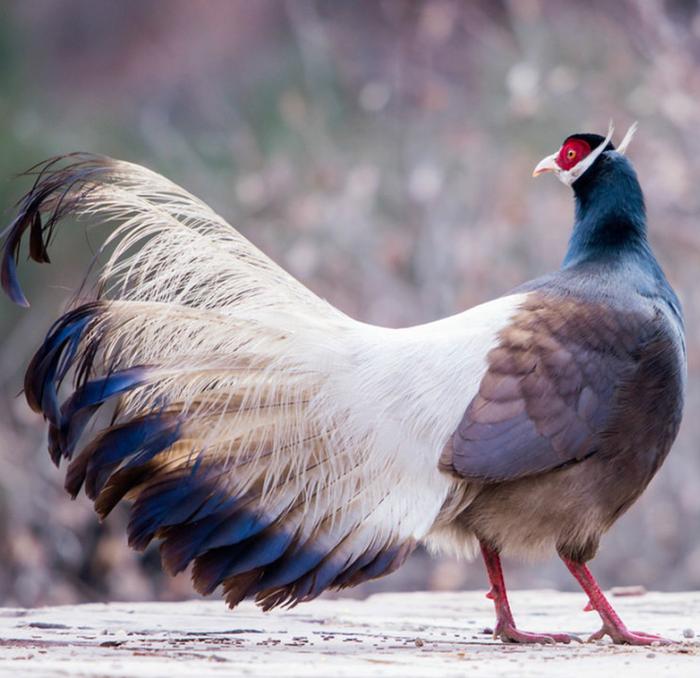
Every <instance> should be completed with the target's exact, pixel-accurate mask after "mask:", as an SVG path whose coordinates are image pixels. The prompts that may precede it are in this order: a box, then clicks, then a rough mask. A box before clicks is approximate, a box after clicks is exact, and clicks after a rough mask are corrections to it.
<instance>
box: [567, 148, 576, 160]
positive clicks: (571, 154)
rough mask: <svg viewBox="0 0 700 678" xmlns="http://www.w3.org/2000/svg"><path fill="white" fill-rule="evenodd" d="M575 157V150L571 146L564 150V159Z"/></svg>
mask: <svg viewBox="0 0 700 678" xmlns="http://www.w3.org/2000/svg"><path fill="white" fill-rule="evenodd" d="M575 157H576V151H575V150H574V149H573V148H570V149H569V150H568V151H567V152H566V159H567V160H573V159H574V158H575Z"/></svg>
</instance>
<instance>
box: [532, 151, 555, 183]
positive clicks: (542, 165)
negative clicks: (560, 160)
mask: <svg viewBox="0 0 700 678" xmlns="http://www.w3.org/2000/svg"><path fill="white" fill-rule="evenodd" d="M560 171H561V167H559V165H557V153H552V155H548V156H547V157H546V158H542V160H540V161H539V163H537V167H535V169H534V171H533V172H532V176H533V177H538V176H540V174H545V173H547V172H557V173H559V172H560Z"/></svg>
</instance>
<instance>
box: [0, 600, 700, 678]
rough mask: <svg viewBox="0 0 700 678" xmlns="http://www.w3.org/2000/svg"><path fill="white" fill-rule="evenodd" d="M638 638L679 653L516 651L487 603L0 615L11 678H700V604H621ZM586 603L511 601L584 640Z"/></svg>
mask: <svg viewBox="0 0 700 678" xmlns="http://www.w3.org/2000/svg"><path fill="white" fill-rule="evenodd" d="M613 600H614V602H615V604H616V606H617V608H618V610H619V612H620V614H621V616H622V617H623V618H624V619H625V620H626V621H627V623H628V626H629V627H630V628H633V629H637V630H644V631H649V632H657V633H661V634H662V635H665V636H667V637H669V638H672V639H674V640H676V641H678V642H677V644H674V645H672V646H670V647H652V648H647V647H641V648H639V647H617V646H613V645H611V644H609V643H608V642H607V641H605V642H603V641H599V642H598V643H595V644H585V645H578V644H573V645H559V646H526V647H524V646H517V645H503V644H501V643H500V642H497V641H494V640H492V638H491V637H490V635H488V633H484V629H485V628H486V627H489V626H491V625H492V624H493V612H492V607H491V603H490V602H489V601H488V600H486V599H485V598H484V595H483V593H477V592H470V593H408V594H406V593H402V594H382V595H376V596H373V597H371V598H369V599H367V600H365V601H357V600H348V599H340V600H320V601H315V602H313V603H309V604H306V605H301V606H299V607H297V608H295V609H293V610H290V611H277V612H272V613H268V614H263V613H262V612H260V611H259V610H258V609H257V608H255V607H254V606H253V605H252V604H251V603H244V604H243V605H241V606H240V607H239V608H238V609H237V610H235V611H234V612H231V611H229V610H228V609H226V607H225V606H224V604H223V603H222V602H220V601H206V602H204V601H191V602H186V603H138V604H131V603H112V604H109V605H102V604H95V605H78V606H70V607H69V606H66V607H52V608H43V609H34V610H25V609H11V608H3V609H0V634H1V635H0V675H2V676H5V675H10V674H15V675H17V676H52V675H64V676H111V677H115V676H138V677H141V676H168V677H170V676H172V677H174V678H175V677H180V676H186V677H187V678H199V677H200V676H201V677H207V676H239V675H240V676H279V677H280V678H282V677H283V676H284V677H285V678H286V677H287V676H324V677H325V676H331V677H333V678H336V677H341V676H401V677H407V676H435V677H440V678H445V677H448V676H465V675H469V676H480V677H484V676H504V675H512V676H518V677H520V676H536V677H537V678H543V677H545V676H556V675H562V676H564V675H565V676H576V677H577V678H578V677H580V676H596V677H597V678H603V677H604V676H611V675H613V676H614V675H617V676H619V677H620V678H623V677H626V676H634V677H635V678H637V677H639V678H644V677H645V676H653V677H654V678H657V677H658V676H674V677H677V676H694V677H697V676H700V641H699V640H698V639H697V638H684V636H683V631H684V630H685V631H686V635H688V636H689V635H690V631H689V629H693V630H694V632H695V633H697V634H699V635H700V593H664V594H661V593H648V594H645V595H642V596H635V597H624V598H614V599H613ZM584 602H585V601H584V597H583V595H582V594H579V593H554V592H551V591H522V592H515V593H513V594H512V603H513V607H514V612H515V615H516V619H517V620H519V624H520V625H521V626H522V628H524V629H526V630H531V631H569V632H573V633H576V634H580V635H581V636H583V637H587V634H589V633H590V632H592V631H594V630H595V629H596V628H597V627H598V619H597V615H595V613H583V612H582V607H583V605H584Z"/></svg>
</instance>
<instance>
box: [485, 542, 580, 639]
mask: <svg viewBox="0 0 700 678" xmlns="http://www.w3.org/2000/svg"><path fill="white" fill-rule="evenodd" d="M479 544H480V545H481V553H482V555H483V557H484V564H485V565H486V571H487V572H488V575H489V581H490V582H491V590H490V591H489V592H488V593H487V594H486V597H487V598H491V600H493V603H494V605H495V607H496V630H495V631H494V634H493V635H494V638H500V639H501V640H502V641H503V642H504V643H570V642H571V641H572V640H577V641H579V642H580V639H579V638H577V637H576V636H571V635H569V634H568V633H528V632H527V631H520V630H519V629H517V628H516V627H515V620H514V619H513V613H512V612H511V611H510V604H509V603H508V595H507V594H506V584H505V582H504V581H503V570H502V569H501V559H500V557H499V555H498V551H496V549H494V548H492V547H490V546H489V545H488V544H486V543H484V542H483V541H480V542H479Z"/></svg>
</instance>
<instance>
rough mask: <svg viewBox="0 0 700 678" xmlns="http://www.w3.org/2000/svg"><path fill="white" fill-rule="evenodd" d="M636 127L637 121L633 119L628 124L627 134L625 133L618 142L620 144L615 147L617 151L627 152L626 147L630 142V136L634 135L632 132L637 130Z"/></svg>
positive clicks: (637, 125)
mask: <svg viewBox="0 0 700 678" xmlns="http://www.w3.org/2000/svg"><path fill="white" fill-rule="evenodd" d="M638 127H639V123H638V122H637V121H636V120H635V121H634V122H633V123H632V124H631V125H630V128H629V129H628V130H627V134H625V136H624V137H623V139H622V141H621V142H620V145H619V146H618V147H617V152H618V153H622V154H623V155H624V154H625V153H626V152H627V148H628V147H629V145H630V142H631V141H632V137H633V136H634V133H635V132H636V131H637V128H638Z"/></svg>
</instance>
